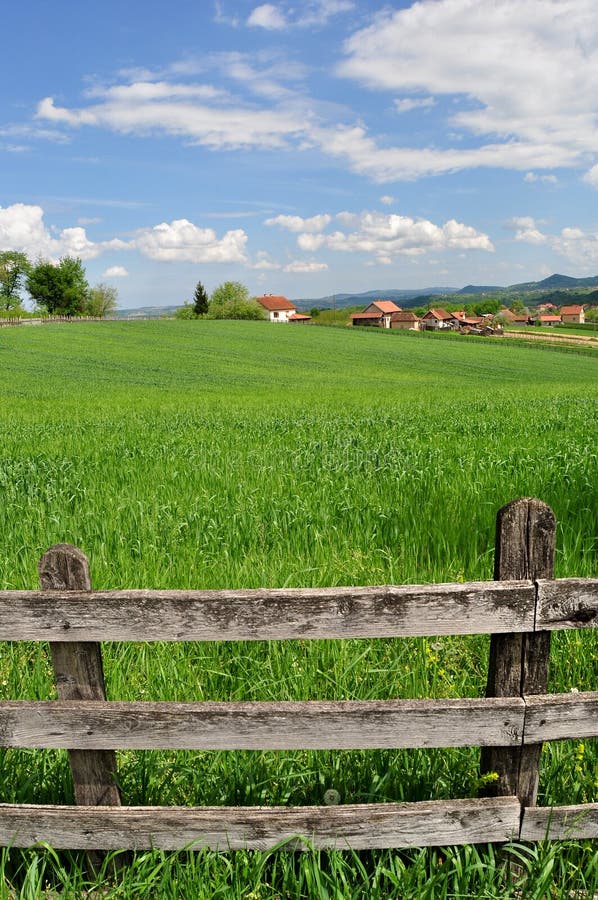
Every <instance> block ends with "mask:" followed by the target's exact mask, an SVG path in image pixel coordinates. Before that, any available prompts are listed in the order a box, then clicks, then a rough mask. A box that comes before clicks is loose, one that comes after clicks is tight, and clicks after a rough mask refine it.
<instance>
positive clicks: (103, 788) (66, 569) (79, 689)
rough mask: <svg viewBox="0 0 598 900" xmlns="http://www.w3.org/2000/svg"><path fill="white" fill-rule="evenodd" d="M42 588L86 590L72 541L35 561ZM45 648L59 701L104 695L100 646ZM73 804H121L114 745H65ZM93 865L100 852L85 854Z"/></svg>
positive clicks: (83, 560)
mask: <svg viewBox="0 0 598 900" xmlns="http://www.w3.org/2000/svg"><path fill="white" fill-rule="evenodd" d="M38 570H39V577H40V584H41V587H42V590H46V591H47V590H63V591H65V590H66V591H90V590H91V578H90V574H89V563H88V561H87V557H86V556H85V554H84V553H83V552H82V551H81V550H79V549H78V548H77V547H73V546H72V545H71V544H55V545H54V546H53V547H50V549H49V550H48V551H47V552H46V553H44V555H43V556H42V558H41V559H40V561H39V565H38ZM50 653H51V657H52V666H53V668H54V677H55V679H56V689H57V692H58V699H59V700H105V699H106V689H105V685H104V669H103V666H102V650H101V646H100V644H99V643H96V642H94V641H80V642H66V641H61V642H51V643H50ZM68 755H69V764H70V768H71V775H72V778H73V787H74V792H75V803H76V804H77V805H78V806H120V791H119V789H118V785H117V783H116V778H115V775H116V753H115V751H114V750H69V751H68ZM88 857H89V860H90V862H91V864H92V867H94V868H96V869H97V868H98V867H99V866H100V865H101V863H102V861H103V859H104V857H105V854H104V853H101V852H99V851H92V852H90V853H89V854H88Z"/></svg>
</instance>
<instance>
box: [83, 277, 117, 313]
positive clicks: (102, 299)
mask: <svg viewBox="0 0 598 900" xmlns="http://www.w3.org/2000/svg"><path fill="white" fill-rule="evenodd" d="M117 306H118V290H117V288H115V287H114V286H113V285H111V284H105V283H104V282H103V281H101V282H100V283H99V284H96V285H95V286H94V287H92V288H90V289H89V291H88V294H87V300H86V301H85V315H86V316H96V317H97V318H98V319H105V318H106V316H109V315H111V314H112V313H113V312H116V307H117Z"/></svg>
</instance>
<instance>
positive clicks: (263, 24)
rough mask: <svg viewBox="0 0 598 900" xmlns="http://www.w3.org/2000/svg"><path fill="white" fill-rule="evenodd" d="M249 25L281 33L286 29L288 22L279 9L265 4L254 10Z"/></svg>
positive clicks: (248, 20)
mask: <svg viewBox="0 0 598 900" xmlns="http://www.w3.org/2000/svg"><path fill="white" fill-rule="evenodd" d="M247 24H248V25H252V26H257V27H258V28H265V29H266V30H267V31H280V30H281V29H283V28H286V24H287V21H286V19H285V17H284V15H283V14H282V13H281V11H280V10H279V9H278V7H276V6H274V5H273V4H272V3H263V4H262V5H261V6H256V7H255V9H254V10H252V12H251V14H250V16H249V18H248V19H247Z"/></svg>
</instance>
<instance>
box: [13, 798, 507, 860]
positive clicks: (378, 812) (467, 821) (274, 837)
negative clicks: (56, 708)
mask: <svg viewBox="0 0 598 900" xmlns="http://www.w3.org/2000/svg"><path fill="white" fill-rule="evenodd" d="M519 818H520V806H519V803H518V801H517V799H516V798H511V797H501V798H496V799H492V800H431V801H426V802H422V803H376V804H363V805H358V806H353V805H347V806H329V807H326V806H315V807H269V808H265V807H104V806H102V807H68V806H14V805H8V804H2V805H0V844H1V845H4V846H6V845H11V846H13V847H31V846H33V845H35V844H38V843H40V842H42V841H43V842H46V843H48V844H50V845H51V846H52V847H54V848H56V849H65V848H69V849H88V848H95V847H98V848H101V849H103V850H119V849H125V850H145V849H149V848H155V849H159V850H180V849H183V848H188V849H190V848H193V849H198V850H199V849H201V848H203V847H207V848H210V849H212V850H220V851H226V850H236V849H242V848H250V849H256V850H269V849H271V848H273V847H276V846H277V845H279V844H280V842H281V841H285V842H287V844H286V846H287V847H288V849H293V850H305V849H308V848H309V847H310V846H313V847H319V848H337V849H347V848H352V849H355V850H363V849H375V848H384V847H433V846H443V845H446V844H470V843H472V844H473V843H485V842H487V841H508V840H509V839H510V838H512V837H516V836H517V834H518V832H519Z"/></svg>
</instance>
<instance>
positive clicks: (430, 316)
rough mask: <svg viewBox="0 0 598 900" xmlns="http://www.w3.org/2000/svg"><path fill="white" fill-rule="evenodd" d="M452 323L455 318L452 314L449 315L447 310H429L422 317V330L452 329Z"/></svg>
mask: <svg viewBox="0 0 598 900" xmlns="http://www.w3.org/2000/svg"><path fill="white" fill-rule="evenodd" d="M452 321H453V316H452V315H451V313H448V312H447V311H446V309H429V310H428V312H427V313H426V314H425V315H424V316H422V320H421V324H422V328H429V329H434V330H437V329H440V328H450V327H451V322H452Z"/></svg>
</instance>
